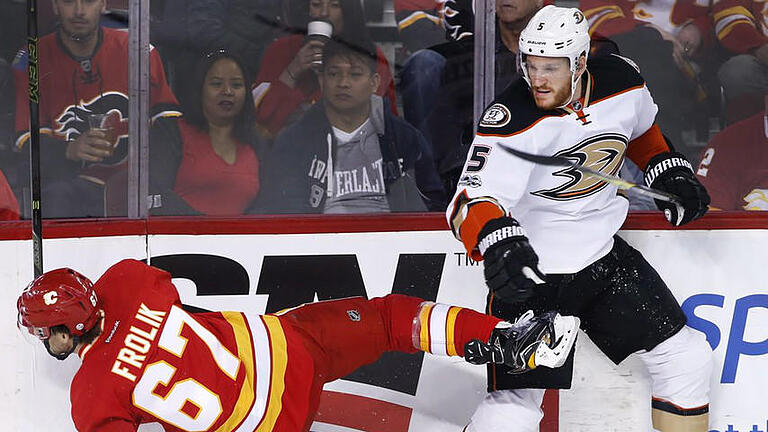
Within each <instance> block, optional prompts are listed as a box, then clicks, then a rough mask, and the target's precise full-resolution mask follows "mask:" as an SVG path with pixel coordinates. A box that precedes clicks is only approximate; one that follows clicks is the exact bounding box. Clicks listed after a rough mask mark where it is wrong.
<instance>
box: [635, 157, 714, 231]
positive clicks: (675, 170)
mask: <svg viewBox="0 0 768 432" xmlns="http://www.w3.org/2000/svg"><path fill="white" fill-rule="evenodd" d="M645 184H646V185H648V186H649V187H652V188H654V189H659V190H662V191H664V192H669V193H671V194H674V195H677V196H678V197H680V203H679V204H678V203H670V202H665V201H659V200H656V206H657V207H658V208H659V210H661V211H663V212H664V216H665V217H666V218H667V220H668V221H669V223H671V224H672V225H674V226H681V225H685V224H687V223H688V222H690V221H692V220H695V219H698V218H700V217H702V216H704V213H706V212H707V209H708V208H709V202H710V199H709V194H708V193H707V190H706V189H705V188H704V186H703V185H702V184H701V183H700V182H699V180H698V179H697V178H696V176H695V175H694V174H693V167H692V166H691V163H690V162H688V160H686V159H685V156H683V155H682V154H680V153H675V152H670V153H660V154H658V155H656V156H654V157H653V158H652V159H651V160H650V161H649V162H648V167H647V168H646V169H645Z"/></svg>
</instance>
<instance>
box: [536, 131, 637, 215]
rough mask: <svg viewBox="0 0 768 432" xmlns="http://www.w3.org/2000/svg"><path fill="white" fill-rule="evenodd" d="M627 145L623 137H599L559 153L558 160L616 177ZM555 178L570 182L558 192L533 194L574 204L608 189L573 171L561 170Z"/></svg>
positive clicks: (600, 181)
mask: <svg viewBox="0 0 768 432" xmlns="http://www.w3.org/2000/svg"><path fill="white" fill-rule="evenodd" d="M627 144H628V140H627V138H626V137H625V136H623V135H619V134H614V133H606V134H600V135H597V136H594V137H591V138H588V139H586V140H584V141H582V142H580V143H578V144H576V145H575V146H573V147H571V148H569V149H567V150H563V151H561V152H558V153H557V154H556V156H562V157H565V158H568V159H570V160H572V161H574V162H576V163H578V164H579V165H581V166H583V167H587V168H590V169H592V170H595V171H599V172H601V173H605V174H610V175H617V173H618V172H619V169H621V164H622V162H623V161H624V152H625V151H626V149H627ZM552 175H554V176H556V177H566V178H567V179H568V181H567V182H565V183H564V184H562V185H560V186H558V187H556V188H552V189H546V190H540V191H536V192H532V193H533V194H534V195H537V196H540V197H544V198H548V199H553V200H557V201H571V200H575V199H579V198H583V197H586V196H589V195H592V194H595V193H597V192H599V191H601V190H602V189H603V188H605V187H606V186H607V185H608V183H606V182H605V181H603V180H600V179H598V178H595V177H593V176H590V175H586V174H584V173H582V172H581V171H579V170H577V169H576V168H573V167H568V168H564V169H561V170H559V171H556V172H554V173H553V174H552Z"/></svg>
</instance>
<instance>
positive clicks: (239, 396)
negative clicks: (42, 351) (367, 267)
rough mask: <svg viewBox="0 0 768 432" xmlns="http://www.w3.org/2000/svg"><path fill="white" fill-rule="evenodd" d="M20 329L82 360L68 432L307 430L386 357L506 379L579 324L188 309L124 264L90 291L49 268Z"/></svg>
mask: <svg viewBox="0 0 768 432" xmlns="http://www.w3.org/2000/svg"><path fill="white" fill-rule="evenodd" d="M17 308H18V313H19V315H18V319H19V321H18V322H19V326H20V327H25V328H26V330H27V331H28V332H29V333H31V334H33V335H35V336H37V337H38V338H39V339H41V340H42V341H43V343H44V344H45V346H46V348H47V350H48V352H49V354H51V355H52V356H54V357H56V358H58V359H61V360H63V359H64V358H66V357H67V356H68V355H69V354H71V353H73V352H77V354H78V355H79V356H80V358H81V359H82V365H81V366H80V369H79V370H78V372H77V374H76V375H75V378H74V379H73V381H72V385H71V387H70V398H71V402H72V417H73V421H74V423H75V427H76V428H77V429H78V430H79V431H99V432H123V431H136V430H137V428H138V427H139V425H140V424H143V423H149V422H159V423H160V424H161V425H162V426H163V427H164V428H165V430H167V431H222V432H223V431H259V432H261V431H280V432H294V431H295V432H300V431H308V430H309V427H310V425H311V424H312V419H313V417H314V413H315V410H316V409H317V405H318V401H319V397H320V394H321V391H322V388H323V384H324V383H326V382H329V381H332V380H335V379H337V378H340V377H342V376H344V375H347V374H349V373H350V372H352V371H354V370H355V369H357V368H358V367H360V366H362V365H364V364H367V363H371V362H373V361H375V360H376V359H378V358H379V356H380V355H381V354H382V353H384V352H385V351H402V352H408V353H415V352H417V351H419V350H421V351H426V352H429V353H432V354H438V355H453V356H464V357H465V359H466V360H467V361H469V362H470V363H474V364H486V363H491V362H493V363H497V362H498V363H504V364H507V365H509V366H511V367H512V370H513V371H515V372H516V373H522V372H526V371H528V370H531V369H534V368H536V367H537V366H546V367H559V366H561V365H562V364H563V363H564V362H565V360H566V358H567V356H568V353H569V352H570V349H571V347H572V346H573V343H574V341H575V338H576V330H577V328H578V324H579V323H578V319H576V318H574V317H568V316H565V317H564V316H560V315H559V314H556V313H553V312H552V313H546V314H542V315H540V316H538V317H534V316H533V315H532V313H531V314H526V315H525V316H523V317H522V318H521V319H519V320H518V321H517V322H516V323H515V324H510V323H508V322H505V321H501V320H499V319H498V318H494V317H492V316H488V315H483V314H480V313H477V312H474V311H472V310H469V309H464V308H460V307H454V306H448V305H443V304H435V303H431V302H425V301H423V300H421V299H418V298H415V297H408V296H403V295H389V296H386V297H381V298H374V299H372V300H366V299H363V298H361V297H357V298H350V299H344V300H336V301H327V302H320V303H314V304H309V305H305V306H301V307H298V308H295V309H289V310H286V311H283V312H280V313H277V314H274V315H258V314H254V313H248V312H202V313H200V312H199V313H191V312H187V311H186V310H185V307H184V306H183V305H182V304H181V302H180V300H179V296H178V293H177V291H176V288H175V287H174V286H173V284H172V283H171V275H170V274H168V273H166V272H164V271H162V270H159V269H157V268H154V267H150V266H148V265H146V264H143V263H141V262H139V261H135V260H124V261H121V262H119V263H117V264H115V265H114V266H112V267H111V268H110V269H108V270H107V272H106V273H105V274H104V275H103V276H102V277H101V278H100V279H99V280H98V281H97V282H96V283H95V284H92V283H91V281H90V280H88V279H87V278H86V277H85V276H83V275H81V274H79V273H77V272H75V271H74V270H71V269H58V270H53V271H50V272H47V273H45V274H43V275H42V276H40V277H39V278H37V279H36V280H35V281H33V282H32V283H31V284H30V285H29V286H28V287H27V289H26V290H25V291H24V292H23V293H22V294H21V296H20V297H19V300H18V302H17Z"/></svg>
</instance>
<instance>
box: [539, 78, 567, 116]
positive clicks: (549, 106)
mask: <svg viewBox="0 0 768 432" xmlns="http://www.w3.org/2000/svg"><path fill="white" fill-rule="evenodd" d="M550 90H551V88H550ZM531 92H534V90H533V89H531ZM571 97H572V95H571V85H570V83H568V84H566V85H564V86H562V87H560V88H559V89H557V90H555V95H554V98H552V99H550V100H551V101H552V102H543V101H540V100H538V99H536V98H535V97H534V98H533V100H534V102H535V103H536V106H537V107H538V108H539V109H540V110H544V111H549V110H553V109H556V108H559V107H561V106H564V105H566V104H567V103H568V102H570V99H571Z"/></svg>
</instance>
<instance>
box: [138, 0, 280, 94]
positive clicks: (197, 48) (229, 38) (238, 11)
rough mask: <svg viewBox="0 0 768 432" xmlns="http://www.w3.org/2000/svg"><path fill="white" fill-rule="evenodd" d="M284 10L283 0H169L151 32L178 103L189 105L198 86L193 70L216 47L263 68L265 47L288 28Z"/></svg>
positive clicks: (250, 66) (248, 65)
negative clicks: (284, 28) (283, 27)
mask: <svg viewBox="0 0 768 432" xmlns="http://www.w3.org/2000/svg"><path fill="white" fill-rule="evenodd" d="M153 3H154V2H153ZM281 13H282V1H281V0H165V5H164V7H163V12H162V18H161V19H160V20H159V21H158V22H155V23H153V26H152V33H151V35H152V40H153V43H157V44H158V47H159V49H160V52H161V53H162V54H163V58H164V60H165V61H166V63H167V64H169V70H168V75H169V80H170V82H171V84H172V86H173V90H174V92H175V93H176V96H178V98H179V101H180V102H181V103H183V104H187V102H188V101H186V98H187V96H188V95H189V94H192V93H193V92H194V91H195V90H194V86H195V85H196V83H194V82H193V81H194V80H193V78H192V76H191V74H190V73H189V72H190V71H192V70H194V69H195V66H196V65H197V61H198V60H199V59H200V57H202V56H204V55H205V54H206V53H209V52H211V51H214V50H217V49H226V50H227V51H229V52H231V53H234V54H236V55H237V56H238V57H239V58H241V59H243V62H244V65H245V67H247V68H248V70H250V71H254V72H255V71H257V70H259V65H260V64H261V57H262V55H263V54H264V50H265V48H266V47H267V45H269V44H270V43H272V41H273V39H274V37H276V35H277V34H278V31H279V29H280V27H282V26H283V22H282V18H281ZM249 85H250V84H249Z"/></svg>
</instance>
